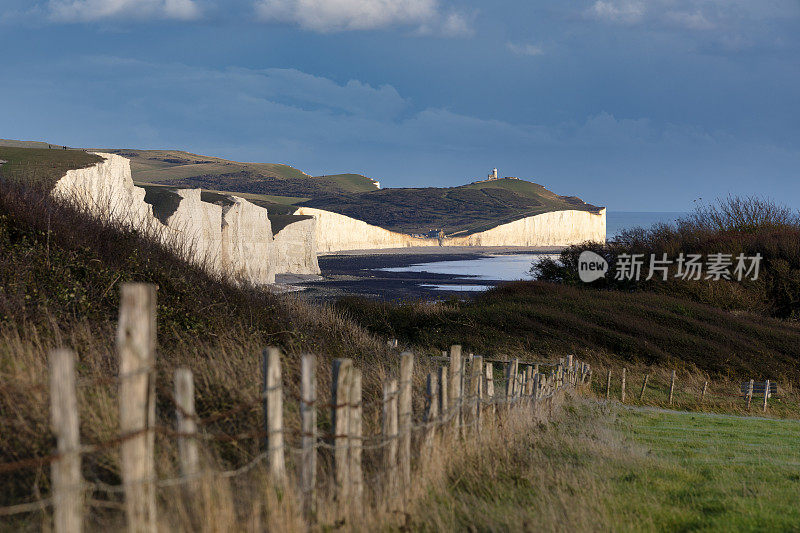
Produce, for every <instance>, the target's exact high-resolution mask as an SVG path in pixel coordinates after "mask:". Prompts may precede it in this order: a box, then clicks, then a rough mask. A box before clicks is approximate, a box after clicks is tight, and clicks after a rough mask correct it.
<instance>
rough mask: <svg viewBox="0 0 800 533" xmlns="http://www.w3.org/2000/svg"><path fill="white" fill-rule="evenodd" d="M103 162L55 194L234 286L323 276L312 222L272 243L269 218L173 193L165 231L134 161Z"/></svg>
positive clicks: (243, 203) (249, 207)
mask: <svg viewBox="0 0 800 533" xmlns="http://www.w3.org/2000/svg"><path fill="white" fill-rule="evenodd" d="M97 155H99V156H101V157H103V158H104V161H102V162H100V163H98V164H96V165H94V166H92V167H89V168H84V169H78V170H70V171H68V172H67V174H66V175H65V176H64V177H63V178H61V179H60V180H59V181H58V182H57V183H56V185H55V187H54V188H53V191H52V194H53V195H54V196H55V197H57V198H60V199H62V200H66V201H68V202H71V203H73V204H75V205H77V206H78V207H79V208H81V209H84V210H85V211H87V212H89V213H91V214H92V215H94V216H96V217H99V218H102V219H104V220H108V221H110V222H116V223H121V224H123V225H125V226H128V227H130V228H134V229H137V230H139V231H143V232H146V233H147V234H149V235H151V236H152V237H153V238H155V239H158V240H160V241H161V242H163V243H164V244H166V245H167V246H169V247H171V248H173V249H174V250H175V251H176V252H177V253H178V254H179V255H182V256H183V257H184V258H185V259H187V260H188V261H191V262H193V263H196V264H199V265H201V266H203V267H204V268H206V269H207V270H208V271H209V272H212V273H214V274H217V275H222V276H225V277H226V278H228V279H231V280H234V281H237V282H243V283H251V284H255V285H262V284H268V283H274V282H275V274H276V273H280V274H283V273H287V274H319V265H318V264H317V250H316V249H315V247H314V246H315V242H316V238H315V237H316V236H315V229H314V220H302V221H299V222H296V223H294V224H289V225H288V226H287V227H286V228H284V229H283V230H282V231H281V232H280V233H281V235H280V236H279V238H277V239H274V238H273V235H272V226H271V224H270V221H269V218H268V216H267V215H268V213H267V210H266V209H264V208H263V207H260V206H257V205H255V204H253V203H251V202H248V201H247V200H245V199H244V198H240V197H238V196H235V195H229V196H228V197H227V201H226V202H224V203H223V205H217V204H213V203H209V202H204V201H202V198H201V191H200V189H182V190H178V191H176V192H175V194H177V196H178V198H176V199H175V202H176V207H175V209H174V211H173V212H172V213H170V214H169V216H168V217H167V218H166V220H165V221H164V222H163V223H162V222H161V221H160V220H159V219H158V218H156V217H155V216H154V214H153V206H152V205H150V204H148V203H147V202H145V200H144V199H145V194H146V191H145V190H144V189H143V188H141V187H137V186H135V185H134V183H133V179H132V178H131V169H130V161H128V160H127V159H125V158H124V157H121V156H118V155H114V154H105V153H99V152H98V153H97Z"/></svg>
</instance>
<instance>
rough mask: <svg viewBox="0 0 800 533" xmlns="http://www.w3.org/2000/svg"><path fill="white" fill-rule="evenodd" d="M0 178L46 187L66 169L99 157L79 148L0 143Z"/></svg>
mask: <svg viewBox="0 0 800 533" xmlns="http://www.w3.org/2000/svg"><path fill="white" fill-rule="evenodd" d="M0 160H2V161H6V162H5V163H3V164H2V165H0V178H3V179H6V180H11V181H17V182H20V183H24V184H27V185H33V186H36V187H42V188H44V189H47V190H50V189H52V188H53V185H55V183H56V182H57V181H58V180H59V179H61V178H62V177H63V176H64V174H66V173H67V171H68V170H72V169H77V168H84V167H89V166H92V165H94V164H96V163H98V162H100V161H102V158H101V157H99V156H96V155H93V154H88V153H86V152H84V151H82V150H63V149H57V150H56V149H54V150H50V149H48V148H46V147H45V148H19V147H8V146H0Z"/></svg>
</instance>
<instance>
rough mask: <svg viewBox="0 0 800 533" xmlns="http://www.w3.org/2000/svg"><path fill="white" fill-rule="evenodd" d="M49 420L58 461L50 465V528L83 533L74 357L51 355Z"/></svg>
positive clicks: (63, 353)
mask: <svg viewBox="0 0 800 533" xmlns="http://www.w3.org/2000/svg"><path fill="white" fill-rule="evenodd" d="M50 420H51V422H52V424H53V433H55V436H56V452H57V453H58V454H59V458H58V459H56V460H55V461H53V463H52V464H51V465H50V472H51V475H52V484H53V526H54V530H55V531H56V533H73V532H77V533H80V531H82V530H83V489H82V488H81V452H80V434H79V427H80V419H79V415H78V399H77V397H76V395H75V355H74V354H73V353H72V352H71V351H69V350H53V351H52V352H50Z"/></svg>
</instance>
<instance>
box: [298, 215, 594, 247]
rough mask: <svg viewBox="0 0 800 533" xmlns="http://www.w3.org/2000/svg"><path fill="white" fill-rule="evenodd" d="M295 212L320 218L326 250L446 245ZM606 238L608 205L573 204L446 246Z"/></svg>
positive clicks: (348, 219)
mask: <svg viewBox="0 0 800 533" xmlns="http://www.w3.org/2000/svg"><path fill="white" fill-rule="evenodd" d="M295 214H298V215H311V216H313V217H314V218H315V219H316V221H317V249H318V250H319V252H320V253H330V252H338V251H344V250H367V249H382V248H406V247H411V246H439V245H440V243H439V240H438V239H425V238H418V237H412V236H411V235H406V234H404V233H397V232H394V231H389V230H387V229H384V228H381V227H378V226H373V225H371V224H367V223H366V222H364V221H362V220H358V219H355V218H351V217H348V216H346V215H341V214H339V213H334V212H331V211H325V210H323V209H316V208H312V207H300V208H298V210H297V211H295ZM605 240H606V210H605V209H601V210H600V211H599V212H598V213H592V212H589V211H578V210H572V209H570V210H566V211H552V212H548V213H542V214H540V215H534V216H530V217H526V218H522V219H519V220H515V221H513V222H509V223H507V224H501V225H499V226H496V227H494V228H491V229H489V230H486V231H481V232H479V233H473V234H471V235H465V236H463V237H450V238H446V239H444V240H443V241H442V242H441V245H442V246H528V247H534V246H569V245H571V244H579V243H582V242H585V241H597V242H605Z"/></svg>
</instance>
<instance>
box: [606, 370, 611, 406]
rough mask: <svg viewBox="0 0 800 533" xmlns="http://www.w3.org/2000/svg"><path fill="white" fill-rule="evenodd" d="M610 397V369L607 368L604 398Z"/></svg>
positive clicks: (608, 398)
mask: <svg viewBox="0 0 800 533" xmlns="http://www.w3.org/2000/svg"><path fill="white" fill-rule="evenodd" d="M610 399H611V369H610V368H609V369H608V376H607V377H606V400H610Z"/></svg>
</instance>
